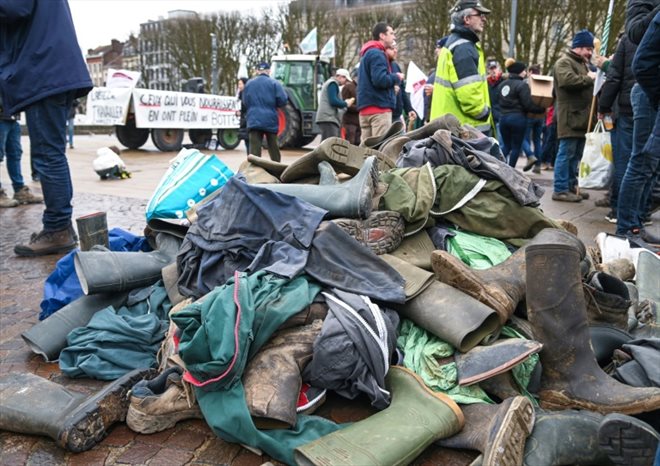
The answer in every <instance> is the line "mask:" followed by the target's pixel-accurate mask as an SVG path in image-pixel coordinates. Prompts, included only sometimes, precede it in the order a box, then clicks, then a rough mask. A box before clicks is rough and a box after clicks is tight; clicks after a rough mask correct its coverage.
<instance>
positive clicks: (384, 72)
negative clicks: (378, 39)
mask: <svg viewBox="0 0 660 466" xmlns="http://www.w3.org/2000/svg"><path fill="white" fill-rule="evenodd" d="M370 58H371V60H370V63H369V71H370V76H371V83H372V84H373V86H374V87H377V88H380V89H390V88H392V87H394V85H395V84H399V78H398V77H397V76H396V75H395V74H393V73H390V71H389V68H388V66H387V57H386V56H385V53H380V51H378V52H374V53H372V54H371V57H370Z"/></svg>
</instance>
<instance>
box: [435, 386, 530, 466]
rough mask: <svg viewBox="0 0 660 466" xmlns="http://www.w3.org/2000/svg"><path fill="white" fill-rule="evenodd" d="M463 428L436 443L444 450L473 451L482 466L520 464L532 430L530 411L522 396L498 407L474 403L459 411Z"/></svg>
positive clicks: (525, 399) (515, 465) (508, 400)
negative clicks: (479, 457) (476, 453)
mask: <svg viewBox="0 0 660 466" xmlns="http://www.w3.org/2000/svg"><path fill="white" fill-rule="evenodd" d="M462 409H463V414H464V416H465V427H463V430H461V431H460V432H459V433H457V434H456V435H454V436H453V437H449V438H445V439H442V440H439V441H437V442H436V445H440V446H441V447H445V448H460V449H466V450H476V451H479V452H481V453H482V455H483V459H482V463H481V464H482V465H483V466H496V465H497V466H518V465H520V464H522V458H523V453H524V451H525V439H526V438H527V436H528V435H529V434H530V432H531V431H532V428H533V427H534V407H533V406H532V402H531V401H529V400H528V399H527V398H525V397H524V396H517V397H515V398H508V399H506V400H504V401H503V402H502V403H501V404H499V405H491V404H485V403H475V404H471V405H466V406H463V407H462Z"/></svg>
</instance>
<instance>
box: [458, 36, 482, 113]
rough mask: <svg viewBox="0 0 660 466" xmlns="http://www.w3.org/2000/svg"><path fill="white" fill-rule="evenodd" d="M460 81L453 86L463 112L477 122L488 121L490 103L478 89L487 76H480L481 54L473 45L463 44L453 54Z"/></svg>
mask: <svg viewBox="0 0 660 466" xmlns="http://www.w3.org/2000/svg"><path fill="white" fill-rule="evenodd" d="M452 55H453V56H452V60H453V62H454V69H455V70H456V77H457V78H458V80H457V81H456V82H455V83H454V84H453V87H454V92H455V93H456V97H457V98H458V102H459V104H460V106H461V110H462V111H463V113H465V114H466V115H469V116H471V117H472V118H474V119H476V120H483V121H485V120H487V119H488V115H490V105H489V104H490V102H487V101H486V99H485V98H484V94H483V93H482V92H479V91H478V90H477V89H476V88H477V87H478V86H480V84H481V82H482V81H485V80H486V77H485V76H482V75H481V74H479V67H478V64H479V53H478V52H477V49H476V48H475V46H474V45H473V44H462V45H459V46H458V47H456V48H455V49H454V52H453V54H452Z"/></svg>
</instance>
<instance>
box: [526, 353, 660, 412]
mask: <svg viewBox="0 0 660 466" xmlns="http://www.w3.org/2000/svg"><path fill="white" fill-rule="evenodd" d="M592 357H593V356H592ZM629 388H633V387H629ZM642 397H643V395H641V396H640V398H639V399H637V400H635V402H632V403H631V402H628V403H620V404H599V403H594V402H592V401H587V400H581V399H577V398H570V397H568V396H567V395H566V394H565V393H564V392H563V391H557V390H542V391H540V392H539V399H540V404H541V408H543V409H548V410H550V411H561V410H564V409H586V410H587V411H595V412H597V413H601V414H610V413H620V414H628V415H632V414H641V413H646V412H649V411H654V410H656V409H660V395H656V396H654V397H653V398H650V399H648V398H646V399H645V398H642Z"/></svg>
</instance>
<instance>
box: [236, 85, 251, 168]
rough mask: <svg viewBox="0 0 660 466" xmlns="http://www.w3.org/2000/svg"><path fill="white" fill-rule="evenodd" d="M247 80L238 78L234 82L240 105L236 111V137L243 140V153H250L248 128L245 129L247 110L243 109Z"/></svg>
mask: <svg viewBox="0 0 660 466" xmlns="http://www.w3.org/2000/svg"><path fill="white" fill-rule="evenodd" d="M247 82H248V78H238V83H237V84H236V86H237V89H238V92H237V94H236V98H237V99H238V103H239V104H240V106H241V109H240V110H239V111H238V112H237V113H238V119H239V124H238V138H239V139H240V140H242V141H243V143H244V144H245V153H246V154H248V155H249V154H250V140H249V138H248V130H247V116H246V114H247V110H246V109H245V104H244V103H243V90H244V89H245V84H246V83H247Z"/></svg>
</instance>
